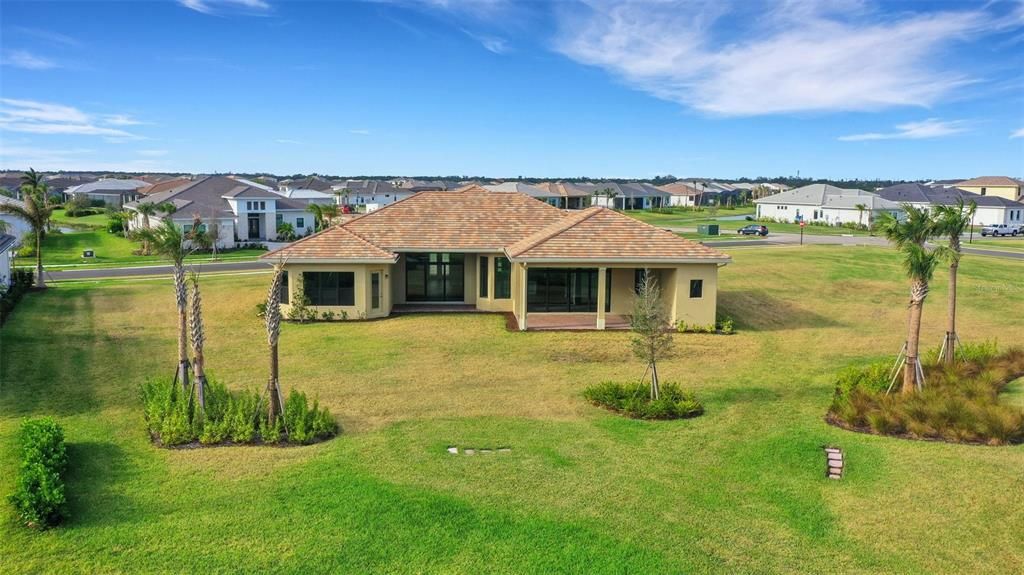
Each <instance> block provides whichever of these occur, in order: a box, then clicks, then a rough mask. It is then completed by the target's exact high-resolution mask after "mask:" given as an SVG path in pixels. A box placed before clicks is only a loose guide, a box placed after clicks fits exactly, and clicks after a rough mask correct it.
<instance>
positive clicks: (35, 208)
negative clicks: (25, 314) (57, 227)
mask: <svg viewBox="0 0 1024 575" xmlns="http://www.w3.org/2000/svg"><path fill="white" fill-rule="evenodd" d="M21 195H22V198H23V200H22V202H21V203H20V204H17V203H13V202H12V203H3V204H0V212H2V213H8V214H11V215H14V216H17V217H19V218H21V219H23V220H25V221H26V222H28V225H29V226H30V227H31V228H32V234H33V235H34V236H35V239H36V287H38V288H40V289H42V288H45V287H46V280H45V279H44V278H43V237H44V236H45V235H46V229H47V227H48V226H49V224H50V216H51V215H53V205H51V204H50V200H49V196H48V195H47V190H46V183H45V182H44V181H43V176H42V175H41V174H39V173H38V172H36V171H35V170H33V169H31V168H30V169H29V171H28V173H27V174H25V175H24V176H22V178H21Z"/></svg>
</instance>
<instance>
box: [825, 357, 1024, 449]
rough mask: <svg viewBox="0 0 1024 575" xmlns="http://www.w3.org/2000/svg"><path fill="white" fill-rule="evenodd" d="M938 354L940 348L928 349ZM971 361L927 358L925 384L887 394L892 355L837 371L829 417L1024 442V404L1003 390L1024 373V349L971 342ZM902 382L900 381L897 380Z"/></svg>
mask: <svg viewBox="0 0 1024 575" xmlns="http://www.w3.org/2000/svg"><path fill="white" fill-rule="evenodd" d="M928 355H929V356H931V357H932V358H933V360H934V358H935V357H937V355H938V354H937V352H936V353H930V354H928ZM964 355H965V356H967V357H968V360H967V361H958V362H957V363H956V364H954V365H952V366H946V365H935V364H934V363H926V364H925V366H924V371H925V386H924V389H923V390H921V391H919V392H916V393H913V394H908V395H903V394H901V393H899V392H898V390H897V391H895V392H894V393H890V394H886V389H887V388H888V386H889V370H890V369H891V367H892V366H891V365H890V364H889V362H887V361H880V362H876V363H872V364H869V365H867V366H864V367H851V368H847V369H845V370H843V371H841V372H840V373H839V374H838V376H837V377H836V390H835V396H834V397H833V400H832V406H831V408H830V409H829V413H828V419H829V421H831V422H833V423H835V424H837V425H840V426H842V427H847V428H852V429H857V430H861V431H870V432H873V433H878V434H883V435H905V436H909V437H912V438H919V439H941V440H944V441H952V442H960V443H987V444H991V445H1003V444H1008V443H1021V442H1024V410H1022V409H1021V408H1019V407H1016V406H1013V405H1008V404H1003V403H1000V402H999V392H1000V391H1002V390H1003V388H1004V387H1005V386H1006V385H1007V384H1008V383H1009V382H1010V381H1013V380H1014V379H1016V378H1018V377H1021V376H1024V350H1020V349H1010V350H1008V351H1006V352H1004V353H998V352H997V349H996V346H995V344H992V343H984V344H977V345H974V346H970V347H967V346H965V349H964ZM897 384H898V382H897Z"/></svg>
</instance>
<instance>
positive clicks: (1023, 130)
mask: <svg viewBox="0 0 1024 575" xmlns="http://www.w3.org/2000/svg"><path fill="white" fill-rule="evenodd" d="M1014 138H1024V128H1021V129H1019V130H1017V131H1016V132H1013V133H1012V134H1010V139H1011V140H1012V139H1014Z"/></svg>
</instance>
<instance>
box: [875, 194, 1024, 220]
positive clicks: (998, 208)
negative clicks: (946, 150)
mask: <svg viewBox="0 0 1024 575" xmlns="http://www.w3.org/2000/svg"><path fill="white" fill-rule="evenodd" d="M878 195H880V196H882V197H883V198H885V199H887V200H889V201H892V202H896V203H898V204H901V205H902V204H909V205H912V206H914V207H916V208H921V209H924V210H930V209H932V207H934V206H953V205H956V204H957V203H958V202H960V201H962V202H963V203H964V204H970V203H972V202H973V203H974V204H975V205H976V206H977V209H976V210H975V212H974V218H973V220H972V222H971V223H972V224H974V225H975V226H989V225H993V224H1024V203H1021V202H1015V201H1013V200H1009V199H1006V198H1004V197H1001V196H994V195H993V196H989V195H985V196H982V195H981V194H975V193H972V192H968V191H966V190H961V189H959V188H955V187H943V186H941V185H936V186H929V185H922V184H897V185H895V186H889V187H888V188H882V189H881V190H878Z"/></svg>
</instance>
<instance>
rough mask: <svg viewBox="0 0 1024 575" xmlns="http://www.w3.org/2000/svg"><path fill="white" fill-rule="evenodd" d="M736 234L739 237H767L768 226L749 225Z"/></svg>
mask: <svg viewBox="0 0 1024 575" xmlns="http://www.w3.org/2000/svg"><path fill="white" fill-rule="evenodd" d="M736 233H738V234H740V235H741V236H767V235H768V226H762V225H761V224H751V225H749V226H743V227H742V228H740V229H738V230H736Z"/></svg>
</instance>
